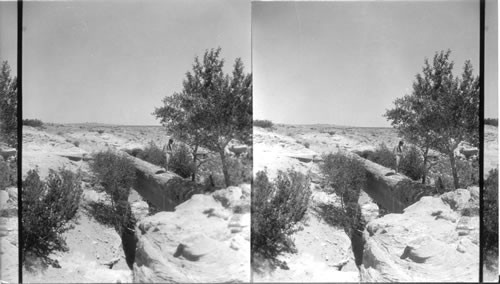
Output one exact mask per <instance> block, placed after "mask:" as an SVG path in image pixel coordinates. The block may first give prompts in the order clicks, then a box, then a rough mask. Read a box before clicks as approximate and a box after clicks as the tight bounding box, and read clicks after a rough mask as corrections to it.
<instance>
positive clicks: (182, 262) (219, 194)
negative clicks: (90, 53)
mask: <svg viewBox="0 0 500 284" xmlns="http://www.w3.org/2000/svg"><path fill="white" fill-rule="evenodd" d="M23 141H24V143H23V169H22V173H23V176H25V175H26V174H27V172H28V170H30V169H34V168H38V170H39V172H40V175H41V176H42V178H43V177H45V176H46V175H47V174H48V172H49V169H58V168H61V167H64V168H66V169H70V170H72V171H78V170H80V171H82V173H83V177H84V178H83V180H84V182H83V187H84V196H83V200H82V203H81V206H80V208H79V211H78V216H77V218H76V219H75V223H74V227H73V228H72V229H71V230H69V231H67V232H66V233H65V234H64V237H65V238H66V241H67V244H68V247H69V251H68V252H64V253H62V252H58V253H54V254H53V255H51V257H52V258H54V259H56V260H58V262H59V264H60V266H61V267H60V268H54V267H42V265H41V264H40V262H39V261H37V260H36V259H30V260H29V263H28V264H29V265H27V266H26V265H25V268H28V269H25V270H24V274H23V280H24V281H25V282H50V283H54V282H64V283H69V282H73V283H75V282H79V283H82V282H94V283H115V282H116V283H117V282H120V283H130V282H133V281H134V282H150V281H153V280H155V281H162V282H165V281H167V282H168V281H170V280H172V281H178V282H193V281H200V282H207V281H208V282H214V281H215V282H227V281H239V282H248V281H249V280H250V272H249V266H250V252H249V251H250V242H249V240H250V232H249V230H250V229H249V222H250V214H249V207H250V205H249V202H250V201H249V200H250V199H249V195H250V189H249V185H242V186H241V187H233V188H228V189H222V190H219V191H216V192H214V193H212V194H197V195H194V196H192V198H190V199H189V200H187V201H186V202H184V203H182V204H179V205H178V206H177V207H176V210H175V211H174V212H160V213H157V214H155V215H152V216H146V215H147V214H148V211H149V209H148V205H147V203H146V202H145V200H144V199H143V198H142V197H141V196H140V194H138V193H137V191H135V190H132V192H131V194H130V196H129V202H130V203H131V207H132V210H133V213H134V215H135V216H136V218H137V219H138V223H137V228H136V235H137V236H136V237H137V240H138V243H137V250H136V251H135V252H136V262H135V263H133V264H132V265H131V266H129V265H127V261H126V257H125V251H124V250H126V249H128V248H129V246H127V245H123V244H122V240H121V238H120V236H119V235H118V234H117V232H116V231H115V230H114V229H113V228H111V227H107V226H105V225H102V224H100V223H99V222H97V221H96V220H95V219H94V218H93V217H92V216H91V214H89V210H88V208H89V206H88V205H89V204H91V203H93V202H102V203H105V202H106V201H105V196H104V194H103V193H100V192H97V191H96V190H95V189H94V188H92V186H91V185H90V184H88V183H87V182H88V181H89V179H88V176H89V175H90V172H89V165H88V159H87V158H88V157H90V156H91V155H92V153H94V152H97V151H100V150H104V149H106V148H112V149H115V150H122V149H132V148H137V147H139V148H143V147H144V146H146V145H147V144H148V143H149V142H150V141H153V142H155V143H156V144H157V145H159V146H160V147H161V146H162V145H163V144H164V143H166V142H167V141H168V137H167V136H166V135H165V132H164V130H163V129H162V128H161V127H134V126H109V125H98V124H97V125H96V124H76V125H60V124H49V125H46V126H45V128H44V129H39V128H33V127H24V128H23ZM222 272H225V273H222ZM220 275H224V276H220Z"/></svg>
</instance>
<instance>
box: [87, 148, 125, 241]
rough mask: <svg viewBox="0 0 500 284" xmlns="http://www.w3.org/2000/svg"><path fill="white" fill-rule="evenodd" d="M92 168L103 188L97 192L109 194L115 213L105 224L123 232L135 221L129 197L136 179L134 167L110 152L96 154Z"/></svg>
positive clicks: (109, 216)
mask: <svg viewBox="0 0 500 284" xmlns="http://www.w3.org/2000/svg"><path fill="white" fill-rule="evenodd" d="M90 168H91V169H92V171H93V172H94V174H95V177H96V179H97V181H98V182H99V183H100V184H101V186H102V187H99V188H97V190H98V191H104V192H106V193H107V195H108V197H109V200H110V202H111V207H112V208H113V211H114V215H113V214H109V215H108V216H107V217H108V221H106V222H103V223H106V224H114V226H115V228H116V229H117V231H118V232H122V229H123V228H128V227H130V225H131V222H132V221H133V220H132V218H131V216H132V214H131V209H130V204H129V203H128V196H129V193H130V188H131V186H132V184H133V182H134V179H135V168H134V165H133V164H132V162H131V161H130V160H129V159H127V158H126V157H124V156H121V155H119V154H116V153H114V152H112V151H111V150H108V151H105V152H99V153H97V154H95V155H94V160H93V161H92V163H91V164H90Z"/></svg>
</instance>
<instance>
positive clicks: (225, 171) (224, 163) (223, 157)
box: [219, 147, 231, 187]
mask: <svg viewBox="0 0 500 284" xmlns="http://www.w3.org/2000/svg"><path fill="white" fill-rule="evenodd" d="M219 154H220V160H221V162H222V173H223V174H224V182H225V183H226V187H228V186H229V185H230V183H231V179H230V177H229V171H228V168H227V161H226V153H225V152H224V147H222V150H220V151H219Z"/></svg>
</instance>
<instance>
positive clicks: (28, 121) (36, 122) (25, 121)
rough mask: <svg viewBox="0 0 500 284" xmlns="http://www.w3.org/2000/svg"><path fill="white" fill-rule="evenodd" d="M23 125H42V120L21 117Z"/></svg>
mask: <svg viewBox="0 0 500 284" xmlns="http://www.w3.org/2000/svg"><path fill="white" fill-rule="evenodd" d="M23 125H25V126H32V127H42V126H43V122H42V121H41V120H39V119H29V118H27V119H23Z"/></svg>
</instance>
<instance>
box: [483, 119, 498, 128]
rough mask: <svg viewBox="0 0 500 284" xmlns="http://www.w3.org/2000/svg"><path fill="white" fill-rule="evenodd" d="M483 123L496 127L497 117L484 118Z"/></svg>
mask: <svg viewBox="0 0 500 284" xmlns="http://www.w3.org/2000/svg"><path fill="white" fill-rule="evenodd" d="M484 124H485V125H493V126H497V127H498V118H485V119H484Z"/></svg>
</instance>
